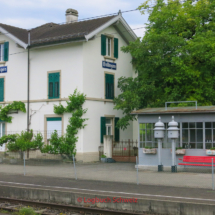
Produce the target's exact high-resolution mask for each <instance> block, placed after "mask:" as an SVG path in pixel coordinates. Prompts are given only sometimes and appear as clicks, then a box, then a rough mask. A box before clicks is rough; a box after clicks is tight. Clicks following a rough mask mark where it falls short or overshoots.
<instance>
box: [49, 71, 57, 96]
mask: <svg viewBox="0 0 215 215" xmlns="http://www.w3.org/2000/svg"><path fill="white" fill-rule="evenodd" d="M48 77H49V78H48V79H49V80H48V98H49V99H57V98H60V73H59V72H57V73H49V76H48Z"/></svg>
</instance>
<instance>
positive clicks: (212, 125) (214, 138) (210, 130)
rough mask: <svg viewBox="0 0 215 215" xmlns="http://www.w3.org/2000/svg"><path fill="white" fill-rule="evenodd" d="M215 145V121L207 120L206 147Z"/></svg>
mask: <svg viewBox="0 0 215 215" xmlns="http://www.w3.org/2000/svg"><path fill="white" fill-rule="evenodd" d="M212 147H215V122H205V148H206V149H210V148H212Z"/></svg>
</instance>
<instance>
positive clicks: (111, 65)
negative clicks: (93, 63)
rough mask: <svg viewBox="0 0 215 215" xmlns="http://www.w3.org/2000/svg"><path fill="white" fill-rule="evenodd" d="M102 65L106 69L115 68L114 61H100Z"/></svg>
mask: <svg viewBox="0 0 215 215" xmlns="http://www.w3.org/2000/svg"><path fill="white" fill-rule="evenodd" d="M102 67H103V68H106V69H113V70H116V63H110V62H107V61H102Z"/></svg>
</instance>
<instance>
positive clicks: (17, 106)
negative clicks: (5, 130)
mask: <svg viewBox="0 0 215 215" xmlns="http://www.w3.org/2000/svg"><path fill="white" fill-rule="evenodd" d="M11 110H20V111H22V112H24V113H26V109H25V104H24V103H23V102H20V101H19V102H17V101H14V102H13V103H11V104H8V105H7V106H5V107H2V106H0V120H2V121H5V122H10V123H11V122H12V116H8V114H9V112H10V111H11Z"/></svg>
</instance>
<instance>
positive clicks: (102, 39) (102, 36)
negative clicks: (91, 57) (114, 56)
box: [101, 34, 106, 56]
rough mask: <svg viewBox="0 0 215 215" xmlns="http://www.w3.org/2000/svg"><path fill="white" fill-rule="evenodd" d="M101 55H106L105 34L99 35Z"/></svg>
mask: <svg viewBox="0 0 215 215" xmlns="http://www.w3.org/2000/svg"><path fill="white" fill-rule="evenodd" d="M101 55H103V56H105V55H106V36H105V35H104V34H102V35H101Z"/></svg>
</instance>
